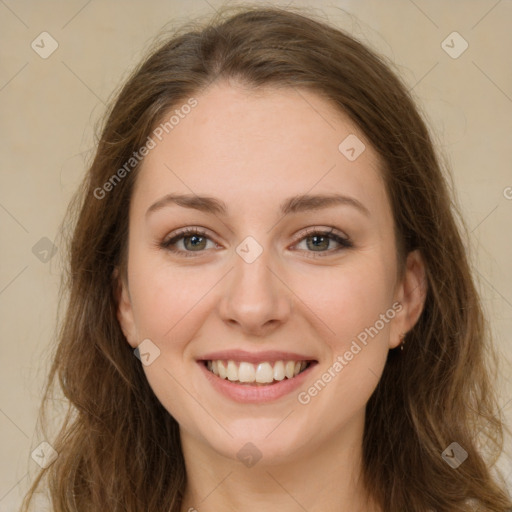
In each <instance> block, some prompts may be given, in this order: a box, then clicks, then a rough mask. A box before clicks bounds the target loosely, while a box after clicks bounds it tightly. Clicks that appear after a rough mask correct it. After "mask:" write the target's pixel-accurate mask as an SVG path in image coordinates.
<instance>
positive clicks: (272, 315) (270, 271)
mask: <svg viewBox="0 0 512 512" xmlns="http://www.w3.org/2000/svg"><path fill="white" fill-rule="evenodd" d="M269 253H270V251H268V250H264V251H263V252H262V253H261V254H260V255H259V256H258V257H257V258H256V259H255V260H254V261H252V262H248V261H250V260H248V261H246V260H245V259H244V258H242V257H240V256H239V255H238V254H235V255H234V268H233V270H232V271H231V272H229V273H228V275H227V276H226V279H225V284H224V288H223V290H222V298H221V300H220V302H219V313H220V315H221V318H222V319H223V321H224V322H226V323H227V324H229V326H230V327H236V328H238V329H239V330H240V331H242V332H244V333H245V334H251V335H254V336H268V335H269V334H270V333H271V332H273V331H274V330H276V329H277V328H279V326H280V325H282V324H284V323H285V322H286V321H287V320H288V319H289V317H290V314H291V310H292V300H291V299H292V295H293V294H292V293H291V291H290V290H289V288H288V287H287V286H286V284H285V280H284V276H282V275H280V272H279V266H278V265H276V264H275V262H272V261H271V258H270V257H269Z"/></svg>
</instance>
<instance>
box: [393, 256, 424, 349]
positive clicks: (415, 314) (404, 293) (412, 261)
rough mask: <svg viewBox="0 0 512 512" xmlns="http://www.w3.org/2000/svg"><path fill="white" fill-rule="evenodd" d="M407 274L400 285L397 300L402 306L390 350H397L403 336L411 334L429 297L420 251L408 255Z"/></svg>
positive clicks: (396, 294)
mask: <svg viewBox="0 0 512 512" xmlns="http://www.w3.org/2000/svg"><path fill="white" fill-rule="evenodd" d="M405 267H406V268H405V273H404V276H403V279H402V281H401V282H400V283H399V284H398V287H397V290H396V293H395V300H396V301H398V302H399V303H400V304H401V305H402V309H401V310H400V311H399V312H398V313H397V314H396V316H395V318H394V320H393V323H392V329H391V335H390V339H389V346H390V348H396V347H398V345H400V343H401V335H403V334H406V333H407V332H409V331H410V330H411V329H412V328H413V327H414V325H415V324H416V322H417V321H418V319H419V317H420V315H421V312H422V311H423V307H424V305H425V299H426V296H427V279H426V273H425V264H424V262H423V258H422V256H421V253H420V251H419V250H417V249H416V250H414V251H411V252H410V253H409V254H408V255H407V262H406V265H405Z"/></svg>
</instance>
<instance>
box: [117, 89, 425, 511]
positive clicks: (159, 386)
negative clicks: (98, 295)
mask: <svg viewBox="0 0 512 512" xmlns="http://www.w3.org/2000/svg"><path fill="white" fill-rule="evenodd" d="M196 98H197V100H198V105H197V106H196V107H195V108H194V109H193V110H192V111H191V113H190V114H188V115H187V116H186V117H185V118H184V119H183V120H181V121H180V123H179V125H177V126H175V127H174V129H173V130H172V131H170V132H169V134H167V135H166V136H165V137H164V138H163V140H162V141H161V142H159V143H158V144H157V146H156V147H155V148H154V149H152V150H151V151H150V153H149V154H148V155H147V157H146V158H145V160H144V162H143V165H142V168H141V170H140V174H139V175H138V177H137V182H136V187H135V190H134V193H133V197H132V200H131V204H130V223H129V249H128V269H127V282H124V281H123V282H122V286H121V291H120V295H119V297H118V298H119V309H118V318H119V322H120V324H121V327H122V329H123V332H124V334H125V336H126V338H127V341H128V343H129V344H130V345H131V347H132V348H135V347H137V346H138V345H139V344H140V343H141V342H142V340H144V339H147V338H149V339H150V340H151V341H152V342H153V343H154V344H155V345H156V346H158V348H159V350H160V356H159V357H157V358H156V359H155V360H154V362H152V363H151V364H150V365H148V366H144V371H145V373H146V375H147V378H148V381H149V383H150V385H151V387H152V389H153V390H154V392H155V394H156V396H157V397H158V398H159V400H160V401H161V403H162V404H163V405H164V406H165V408H166V409H167V410H168V411H169V413H170V414H171V415H173V416H174V418H175V419H176V420H177V421H178V423H179V425H180V432H181V437H182V444H183V453H184V457H185V462H186V468H187V480H188V483H187V488H186V494H185V500H184V504H183V507H182V511H188V510H190V509H192V510H193V509H196V510H200V511H205V512H207V511H218V510H245V511H247V512H251V511H256V510H258V511H260V510H270V509H276V510H280V511H284V512H287V511H299V510H304V509H306V510H308V511H310V512H316V511H320V510H321V511H323V512H325V511H335V510H336V511H339V510H340V505H339V504H340V503H342V504H343V506H344V507H345V508H343V510H347V511H349V510H350V511H358V510H365V511H366V510H379V509H378V508H377V507H376V506H373V505H372V506H370V505H368V504H365V501H366V499H367V497H368V496H367V492H366V490H365V489H364V487H363V485H362V484H361V482H360V481H359V480H358V474H359V470H360V468H361V446H362V435H363V426H364V415H365V405H366V403H367V401H368V399H369V397H370V396H371V394H372V393H373V391H374V389H375V387H376V385H377V383H378V379H379V378H380V376H381V374H382V370H383V368H384V365H385V361H386V356H387V353H388V351H389V350H390V349H392V348H395V347H397V346H398V345H399V343H400V334H401V333H405V332H407V331H409V330H410V329H411V328H412V327H413V325H414V324H415V323H416V321H417V320H418V317H419V315H420V314H421V310H422V307H423V303H424V299H425V287H424V284H423V283H424V272H425V270H424V264H423V262H422V259H421V256H420V254H419V253H417V252H413V253H410V254H409V255H408V258H407V264H406V271H405V273H404V275H403V276H399V275H398V268H397V259H396V245H395V239H394V234H393V233H394V231H393V217H392V212H391V207H390V203H389V200H388V197H387V194H386V191H385V187H384V182H383V181H382V177H381V173H380V171H379V158H378V156H377V154H376V152H375V151H374V150H373V148H372V147H371V145H370V143H369V141H367V140H366V139H365V137H364V136H363V134H362V133H361V132H360V130H359V129H358V128H357V127H356V126H355V125H354V124H353V123H351V122H350V121H349V120H348V118H347V117H345V116H344V115H342V114H340V113H339V112H338V111H337V110H336V109H335V108H334V107H333V106H332V105H331V104H330V103H328V102H327V101H326V100H325V99H323V98H321V97H320V96H318V95H316V94H314V93H312V92H308V91H303V90H302V91H300V92H299V91H298V90H295V89H293V88H285V89H275V88H274V89H265V90H259V91H254V90H249V89H246V88H244V87H242V86H241V85H239V84H234V83H226V82H221V83H216V84H215V85H213V86H212V87H210V88H209V89H207V90H206V91H204V92H203V93H202V94H200V95H197V96H196ZM349 134H356V135H357V137H358V138H359V139H360V140H361V141H363V142H364V144H365V145H366V149H365V150H364V151H363V153H362V154H361V155H360V156H359V157H358V158H357V159H356V160H355V161H349V160H348V159H347V158H346V157H345V156H344V155H343V154H342V153H341V152H340V151H339V150H338V145H339V144H340V142H341V141H342V140H343V139H345V137H347V136H348V135H349ZM171 192H172V193H193V194H197V195H208V196H213V197H216V198H219V199H221V200H223V201H224V202H225V203H226V204H227V206H228V209H229V211H228V215H227V216H220V215H214V214H208V213H204V212H199V211H197V210H192V209H188V208H184V207H181V206H178V205H172V206H168V207H165V208H161V209H159V210H157V211H155V212H153V213H152V214H150V215H149V216H147V217H146V215H145V214H146V211H147V209H148V208H149V206H150V205H152V204H153V203H155V202H156V201H157V200H159V199H160V198H161V197H163V196H164V195H166V194H168V193H171ZM333 192H336V193H340V194H344V195H347V196H351V197H354V198H356V199H357V200H358V201H360V202H361V203H362V204H363V205H364V206H365V207H366V208H367V209H368V210H369V215H368V216H367V215H364V214H363V213H361V212H359V211H358V210H357V209H356V208H354V207H352V206H349V205H341V206H340V205H338V206H334V207H330V208H327V209H319V210H315V211H309V212H301V213H291V214H288V215H287V216H285V217H283V216H282V215H280V213H279V211H278V206H279V205H280V203H281V202H282V201H283V200H284V199H286V198H288V197H290V196H293V195H297V194H304V193H310V194H317V193H326V194H330V193H333ZM187 226H196V227H202V228H204V229H206V230H207V231H208V240H209V241H207V242H206V244H207V245H206V246H205V245H204V243H203V245H201V247H202V248H201V249H200V251H202V252H197V251H195V252H194V250H193V248H192V249H191V246H192V244H191V243H190V239H188V243H187V240H186V239H181V240H180V241H178V242H177V243H176V244H175V247H176V248H177V249H178V250H181V251H188V253H193V256H192V257H185V256H182V255H178V254H174V253H172V252H169V251H168V250H166V249H163V248H161V247H160V246H159V243H160V242H162V241H163V240H164V239H168V238H171V237H172V235H173V233H175V232H176V231H177V230H178V229H179V228H184V227H187ZM309 227H315V228H322V229H328V228H335V232H336V233H339V234H340V235H345V236H349V237H350V239H351V240H352V241H353V243H354V246H353V247H352V248H341V250H336V249H339V247H340V246H339V244H338V243H337V242H335V241H331V242H329V243H327V242H324V243H321V244H320V249H317V250H315V247H314V246H313V244H312V243H311V237H310V238H309V239H308V238H304V237H305V236H306V233H305V229H306V228H309ZM247 236H252V237H253V238H254V239H255V240H256V241H257V242H258V243H259V244H260V246H261V248H262V250H263V252H262V253H261V255H260V256H259V257H258V258H257V259H256V260H255V261H253V262H252V263H247V262H246V261H245V260H244V259H242V258H241V257H240V256H239V255H238V254H237V252H236V248H237V246H238V245H239V244H240V243H241V242H242V240H244V239H245V238H246V237H247ZM308 240H310V243H309V244H308ZM185 243H187V245H184V244H185ZM328 244H329V245H328ZM315 256H316V257H315ZM395 301H399V302H400V304H401V305H402V308H401V310H400V311H399V312H398V313H396V315H395V316H394V318H393V319H392V320H390V321H389V322H388V323H386V324H385V326H384V328H383V329H381V330H380V331H379V333H378V335H376V336H375V337H373V338H372V339H370V341H369V342H368V344H367V345H366V346H364V348H363V349H362V350H361V351H360V352H359V353H358V354H357V355H356V356H354V358H353V359H352V360H351V361H350V362H349V363H348V364H347V365H346V366H345V367H344V368H343V370H342V371H341V372H339V373H338V374H337V375H336V377H335V378H333V379H332V380H331V382H329V384H328V385H327V386H325V388H324V389H322V390H321V392H319V393H318V394H317V395H316V396H314V397H312V398H311V401H310V402H309V403H308V404H305V405H303V404H301V403H299V402H298V400H297V394H298V392H299V391H304V390H307V389H308V387H310V386H311V385H312V384H313V383H314V382H315V381H316V380H317V379H319V378H320V377H321V375H322V374H323V373H324V372H326V371H327V369H328V368H329V367H331V366H332V364H333V362H334V361H335V360H336V356H337V355H340V354H344V353H345V352H346V351H347V350H348V349H349V348H350V345H351V343H352V341H353V340H354V339H355V338H356V336H357V335H358V334H359V333H361V332H362V331H364V329H365V328H367V327H369V326H373V325H374V324H375V322H376V320H378V319H379V315H380V314H383V313H385V312H386V311H388V310H390V308H392V304H393V303H394V302H395ZM232 348H234V349H243V350H247V351H251V352H257V351H259V350H284V351H292V352H299V353H301V354H308V355H311V356H312V358H314V359H316V360H317V361H318V364H317V365H316V366H315V368H313V371H312V372H311V373H310V375H309V376H308V378H307V381H306V384H305V385H303V386H301V387H300V389H299V390H297V392H295V391H294V392H292V393H289V394H288V395H286V396H284V397H282V398H280V399H278V400H276V401H275V402H271V403H265V404H247V403H237V402H234V401H232V400H231V399H229V398H227V397H225V396H223V395H221V394H219V393H218V392H217V391H216V390H215V389H213V387H212V386H211V384H210V383H209V382H208V380H207V379H206V378H205V377H204V375H203V374H202V372H201V370H200V368H199V366H198V363H197V362H196V359H198V358H200V357H201V356H202V355H204V354H206V353H207V352H210V351H213V350H224V349H232ZM247 442H251V443H253V444H254V445H255V446H256V447H257V449H258V450H259V452H260V453H261V454H262V458H261V459H260V460H259V461H258V462H257V463H256V464H255V465H254V466H252V467H246V466H245V465H244V464H243V463H242V462H241V461H240V460H238V459H237V456H236V455H237V452H238V451H239V450H240V448H241V447H242V446H244V445H245V444H246V443H247Z"/></svg>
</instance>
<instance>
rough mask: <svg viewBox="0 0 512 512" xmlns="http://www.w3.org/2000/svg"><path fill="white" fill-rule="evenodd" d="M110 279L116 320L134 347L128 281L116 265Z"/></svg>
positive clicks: (133, 325)
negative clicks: (113, 292) (120, 273)
mask: <svg viewBox="0 0 512 512" xmlns="http://www.w3.org/2000/svg"><path fill="white" fill-rule="evenodd" d="M112 279H113V282H114V290H115V297H116V301H117V320H118V321H119V325H120V326H121V330H122V331H123V334H124V336H125V338H126V341H127V342H128V343H129V344H130V345H131V347H132V348H136V347H137V345H138V342H137V340H138V336H137V329H136V326H135V320H134V316H133V309H132V302H131V298H130V291H129V289H128V283H127V282H126V281H125V279H124V278H123V277H121V276H120V275H119V269H118V268H117V267H116V268H115V269H114V272H113V273H112Z"/></svg>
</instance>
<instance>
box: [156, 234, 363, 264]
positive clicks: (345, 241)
mask: <svg viewBox="0 0 512 512" xmlns="http://www.w3.org/2000/svg"><path fill="white" fill-rule="evenodd" d="M333 231H334V228H331V229H330V230H322V229H317V228H308V229H307V230H306V233H305V234H304V235H303V236H302V237H301V238H299V239H298V240H297V241H296V242H295V243H294V245H297V244H298V243H299V242H302V240H305V239H306V238H309V237H311V236H313V235H320V236H323V237H327V238H328V239H329V240H334V241H335V242H338V243H339V244H340V245H341V247H340V248H338V249H335V250H332V251H322V252H323V253H324V254H322V252H320V253H317V254H314V255H312V256H308V257H312V258H323V257H325V256H327V255H330V254H332V253H337V252H339V251H342V250H343V249H349V248H351V247H353V246H354V244H353V243H352V241H351V240H350V239H349V238H344V237H342V236H340V235H337V234H335V233H333ZM192 235H199V236H201V237H204V238H207V239H209V240H210V237H209V236H208V233H206V232H205V231H204V230H202V229H200V228H185V229H183V230H181V231H180V232H178V233H176V234H175V235H174V236H173V237H172V238H169V239H167V240H163V241H162V242H161V243H160V244H159V246H160V248H161V249H165V250H167V251H169V252H172V253H175V254H182V255H183V256H184V257H186V258H189V257H196V256H199V255H200V254H201V253H203V252H205V251H197V254H194V253H195V251H182V250H178V249H176V248H173V247H172V246H173V245H174V244H176V242H178V241H179V240H181V239H182V238H187V237H189V236H192ZM305 252H311V253H315V252H316V251H305Z"/></svg>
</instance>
